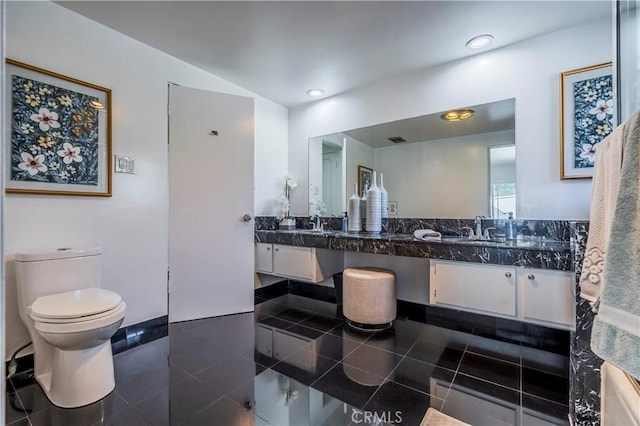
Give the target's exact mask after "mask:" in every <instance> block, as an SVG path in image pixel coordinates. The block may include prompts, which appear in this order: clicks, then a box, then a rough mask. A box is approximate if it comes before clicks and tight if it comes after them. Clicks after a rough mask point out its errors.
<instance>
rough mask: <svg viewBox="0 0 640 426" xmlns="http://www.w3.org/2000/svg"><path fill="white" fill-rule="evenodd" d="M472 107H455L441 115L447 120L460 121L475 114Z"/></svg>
mask: <svg viewBox="0 0 640 426" xmlns="http://www.w3.org/2000/svg"><path fill="white" fill-rule="evenodd" d="M473 113H474V111H473V110H472V109H454V110H451V111H447V112H445V113H444V114H442V115H441V116H440V118H442V119H443V120H445V121H460V120H465V119H467V118H469V117H471V116H472V115H473Z"/></svg>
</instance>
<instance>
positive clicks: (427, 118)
mask: <svg viewBox="0 0 640 426" xmlns="http://www.w3.org/2000/svg"><path fill="white" fill-rule="evenodd" d="M465 108H469V109H472V110H473V111H474V114H473V115H472V116H471V117H470V118H468V119H466V120H462V121H455V122H450V121H444V120H443V119H442V118H440V115H441V113H436V114H428V115H422V116H419V117H413V118H408V119H405V120H397V121H391V122H388V123H382V124H376V125H375V126H369V127H363V128H360V129H355V130H349V131H346V132H343V134H345V135H347V136H350V137H352V138H354V139H356V140H358V141H360V142H362V143H365V144H367V145H369V146H371V147H373V148H381V147H383V146H392V145H395V144H394V143H393V142H391V141H389V139H388V138H391V137H397V136H400V137H402V138H403V139H405V140H406V142H402V143H410V142H424V141H427V140H438V139H445V138H452V137H459V136H467V135H474V134H478V133H488V132H499V131H502V130H510V129H515V99H505V100H503V101H498V102H491V103H487V104H482V105H472V106H468V107H466V106H465ZM443 112H444V111H443Z"/></svg>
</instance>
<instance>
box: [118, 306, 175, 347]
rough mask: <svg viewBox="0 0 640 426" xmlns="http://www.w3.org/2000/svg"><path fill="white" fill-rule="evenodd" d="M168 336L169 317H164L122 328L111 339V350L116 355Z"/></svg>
mask: <svg viewBox="0 0 640 426" xmlns="http://www.w3.org/2000/svg"><path fill="white" fill-rule="evenodd" d="M168 335H169V316H168V315H163V316H161V317H157V318H153V319H150V320H147V321H143V322H139V323H137V324H132V325H128V326H126V327H122V328H120V329H119V330H118V331H116V334H114V335H113V337H112V338H111V350H112V351H113V354H114V355H115V354H117V353H120V352H123V351H126V350H127V349H131V348H134V347H136V346H140V345H143V344H145V343H149V342H152V341H154V340H157V339H160V338H162V337H165V336H168Z"/></svg>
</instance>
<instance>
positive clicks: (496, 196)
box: [309, 99, 517, 219]
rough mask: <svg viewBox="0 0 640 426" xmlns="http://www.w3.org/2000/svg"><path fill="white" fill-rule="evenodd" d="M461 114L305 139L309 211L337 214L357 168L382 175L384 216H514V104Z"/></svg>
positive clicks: (504, 102) (505, 102) (512, 101)
mask: <svg viewBox="0 0 640 426" xmlns="http://www.w3.org/2000/svg"><path fill="white" fill-rule="evenodd" d="M464 110H471V111H472V114H471V116H470V117H468V118H466V119H463V120H455V121H447V120H445V115H446V114H447V111H442V112H438V113H435V114H429V115H423V116H419V117H413V118H408V119H404V120H397V121H392V122H388V123H381V124H377V125H374V126H369V127H364V128H360V129H353V130H347V131H343V132H340V133H335V134H330V135H323V136H318V137H314V138H311V139H310V140H309V205H310V209H309V214H310V215H314V214H320V215H321V216H334V217H338V216H341V215H342V213H343V212H344V211H346V208H345V205H346V200H347V199H348V197H349V196H351V194H352V192H353V188H354V184H355V185H357V184H358V167H359V166H364V167H368V168H370V169H372V170H375V171H377V172H378V176H380V174H383V175H384V185H385V188H386V190H387V191H388V193H389V204H390V205H392V206H393V209H392V210H391V211H390V217H399V218H472V217H475V216H477V215H483V216H486V217H492V218H496V219H506V218H507V217H508V215H509V213H512V215H513V217H516V214H517V197H516V195H517V191H516V173H515V165H516V164H515V159H516V157H515V151H516V149H515V99H506V100H501V101H496V102H491V103H487V104H482V105H474V106H468V107H465V108H464Z"/></svg>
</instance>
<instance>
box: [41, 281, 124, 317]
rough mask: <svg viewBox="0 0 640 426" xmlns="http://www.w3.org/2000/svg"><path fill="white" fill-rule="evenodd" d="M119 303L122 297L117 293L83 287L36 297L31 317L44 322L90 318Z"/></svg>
mask: <svg viewBox="0 0 640 426" xmlns="http://www.w3.org/2000/svg"><path fill="white" fill-rule="evenodd" d="M120 303H122V298H121V297H120V295H119V294H117V293H114V292H112V291H109V290H103V289H101V288H84V289H81V290H75V291H67V292H65V293H57V294H51V295H48V296H42V297H39V298H37V299H36V300H35V301H34V302H33V304H32V305H31V318H33V319H34V320H39V321H45V322H71V321H73V322H77V321H84V320H90V319H94V318H93V317H95V316H96V315H100V314H102V313H105V312H109V311H111V310H113V309H115V308H116V307H117V306H118V305H119V304H120ZM83 318H84V319H83ZM68 320H71V321H68Z"/></svg>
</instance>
